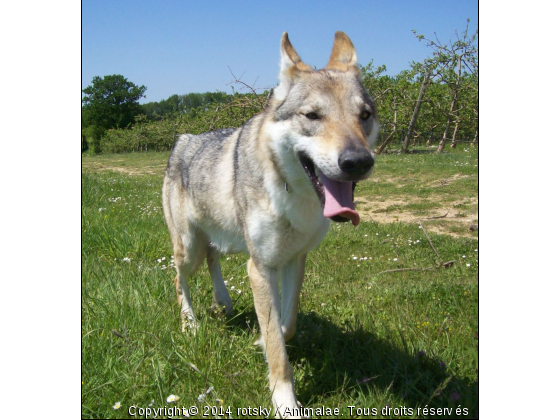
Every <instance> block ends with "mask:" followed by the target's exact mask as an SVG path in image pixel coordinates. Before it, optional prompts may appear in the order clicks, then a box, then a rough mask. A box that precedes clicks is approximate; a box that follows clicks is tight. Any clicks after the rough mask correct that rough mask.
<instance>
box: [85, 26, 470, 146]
mask: <svg viewBox="0 0 560 420" xmlns="http://www.w3.org/2000/svg"><path fill="white" fill-rule="evenodd" d="M413 33H414V35H415V36H416V38H417V39H418V40H419V41H420V42H422V43H424V44H425V45H426V46H427V47H428V48H429V50H430V52H431V54H430V56H429V57H428V58H426V59H425V60H424V61H423V62H412V63H411V65H410V68H409V69H406V70H404V71H402V72H400V73H399V74H397V75H395V76H389V75H386V74H385V73H386V66H384V65H379V66H375V65H374V63H373V62H370V63H368V64H367V65H365V66H362V67H361V72H362V79H363V83H364V87H365V88H366V89H367V90H368V91H369V93H370V94H371V96H372V97H373V98H374V100H375V102H376V105H377V108H378V114H379V120H380V125H381V133H380V138H379V140H378V143H377V146H376V152H377V153H382V152H386V151H388V150H391V149H392V150H398V151H400V152H407V151H409V148H410V147H413V146H415V145H418V144H420V143H421V144H424V145H433V146H434V147H435V146H437V152H442V151H443V150H444V149H445V147H446V145H447V144H450V147H456V145H457V144H458V143H459V142H467V144H470V145H475V144H477V143H478V46H477V45H478V29H477V30H475V31H474V32H473V33H472V34H469V26H468V21H467V27H466V29H465V30H464V31H463V32H462V33H460V34H459V33H455V36H454V39H451V40H450V41H448V42H446V43H442V42H441V41H440V40H439V39H438V37H437V35H436V34H434V35H435V37H434V39H431V38H427V37H425V36H424V35H421V34H418V33H416V31H413ZM235 82H236V83H238V84H242V85H244V86H245V87H249V89H250V92H249V93H238V92H233V93H232V94H227V93H225V92H206V93H189V94H186V95H172V96H170V97H169V98H167V99H165V100H162V101H159V102H149V103H146V104H143V105H140V104H139V103H138V100H139V99H140V98H141V97H143V96H144V93H145V91H146V88H145V87H144V86H136V85H134V84H133V83H131V82H129V81H128V80H127V79H126V78H124V77H123V76H120V75H113V76H105V77H104V78H100V77H95V78H94V79H93V81H92V85H91V86H88V87H87V88H86V89H84V90H83V91H82V92H83V94H84V95H83V99H82V150H84V148H88V147H89V149H90V151H91V152H94V153H97V152H99V151H104V152H108V153H120V152H130V151H147V150H169V149H170V148H171V147H172V145H173V143H174V142H175V140H176V137H177V136H178V135H179V134H181V133H185V132H189V133H193V134H199V133H203V132H206V131H211V130H216V129H220V128H227V127H238V126H240V125H241V124H243V123H244V122H245V121H246V120H247V119H249V118H251V117H252V116H253V115H255V114H257V113H259V112H261V111H262V110H263V109H264V107H265V106H266V101H267V97H268V94H269V92H268V91H264V92H262V93H257V92H256V91H255V90H254V89H252V88H251V87H250V86H247V85H246V84H245V83H243V82H242V81H240V80H235Z"/></svg>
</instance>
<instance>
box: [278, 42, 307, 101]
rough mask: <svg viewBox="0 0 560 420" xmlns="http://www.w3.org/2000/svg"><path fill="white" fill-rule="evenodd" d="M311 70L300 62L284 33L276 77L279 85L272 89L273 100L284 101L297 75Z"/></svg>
mask: <svg viewBox="0 0 560 420" xmlns="http://www.w3.org/2000/svg"><path fill="white" fill-rule="evenodd" d="M312 70H313V69H312V68H311V67H309V66H308V65H307V64H305V63H304V62H303V61H301V58H300V57H299V55H298V53H297V52H296V50H295V48H294V47H293V46H292V44H291V42H290V38H288V33H287V32H284V33H283V34H282V40H281V41H280V75H279V76H278V78H279V79H280V84H279V85H278V87H276V88H275V89H274V99H277V100H284V99H285V98H286V95H287V94H288V91H289V90H290V86H291V85H292V83H293V81H294V79H295V78H296V77H297V76H298V73H299V72H301V71H312Z"/></svg>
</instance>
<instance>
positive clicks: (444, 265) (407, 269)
mask: <svg viewBox="0 0 560 420" xmlns="http://www.w3.org/2000/svg"><path fill="white" fill-rule="evenodd" d="M454 263H455V260H452V261H447V262H446V263H443V264H440V265H432V266H430V267H428V268H395V269H393V270H385V271H381V272H379V273H377V274H375V275H374V277H375V276H379V275H380V274H385V273H396V272H399V271H431V270H436V269H438V268H449V267H451V266H452V265H453V264H454Z"/></svg>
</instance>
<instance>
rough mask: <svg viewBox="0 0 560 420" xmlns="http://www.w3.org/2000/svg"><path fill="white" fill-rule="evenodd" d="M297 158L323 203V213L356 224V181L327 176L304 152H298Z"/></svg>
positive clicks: (339, 220) (332, 218)
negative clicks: (338, 179) (336, 179)
mask: <svg viewBox="0 0 560 420" xmlns="http://www.w3.org/2000/svg"><path fill="white" fill-rule="evenodd" d="M299 160H300V162H301V165H302V166H303V169H304V170H305V173H306V174H307V177H308V178H309V180H310V181H311V185H313V188H314V189H315V192H316V193H317V195H318V196H319V200H320V201H321V204H322V205H323V215H324V216H325V217H328V218H330V219H331V220H332V221H334V222H348V221H351V222H352V224H353V225H354V226H358V223H360V215H359V214H358V212H356V211H355V210H354V187H355V185H356V183H355V182H351V181H350V182H340V181H335V180H333V179H330V178H328V177H327V176H325V174H323V173H322V172H321V170H320V169H318V168H316V167H315V164H314V163H313V161H312V160H311V159H310V158H309V156H307V155H306V154H304V153H300V154H299Z"/></svg>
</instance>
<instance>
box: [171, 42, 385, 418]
mask: <svg viewBox="0 0 560 420" xmlns="http://www.w3.org/2000/svg"><path fill="white" fill-rule="evenodd" d="M356 64H357V56H356V51H355V49H354V45H353V44H352V41H351V40H350V38H348V36H347V35H346V34H345V33H344V32H336V34H335V38H334V44H333V48H332V52H331V56H330V59H329V62H328V64H327V66H326V67H325V68H324V69H321V70H314V69H312V68H311V67H310V66H308V65H307V64H305V63H304V62H303V61H302V60H301V58H300V57H299V55H298V54H297V52H296V50H295V49H294V47H293V46H292V44H291V43H290V40H289V38H288V34H287V33H286V32H285V33H284V34H283V35H282V38H281V42H280V75H279V79H280V82H279V85H278V86H277V87H276V88H274V89H273V90H272V92H271V94H270V97H269V100H268V103H267V105H266V107H265V109H264V111H263V112H262V113H260V114H258V115H256V116H254V117H253V118H251V119H250V120H249V121H247V122H246V123H245V124H244V125H243V126H242V127H240V128H237V129H223V130H218V131H213V132H210V133H205V134H200V135H191V134H183V135H181V136H180V137H179V139H178V141H177V142H176V143H175V145H174V146H173V149H172V152H171V155H170V157H169V162H168V165H167V169H166V171H165V176H164V181H163V190H162V198H163V210H164V215H165V220H166V222H167V226H168V228H169V232H170V235H171V240H172V242H173V252H174V255H175V264H176V267H177V276H176V278H175V285H176V291H177V299H178V302H179V305H180V306H181V318H182V328H183V331H185V330H186V329H189V328H196V318H195V315H194V311H193V308H192V302H191V297H190V292H189V285H188V281H187V280H188V278H189V277H190V276H192V275H193V273H194V272H195V270H196V269H197V268H198V266H199V265H200V263H201V262H202V260H203V259H204V258H205V257H206V261H207V264H208V269H209V271H210V275H211V277H212V283H213V287H214V292H213V305H217V306H219V307H221V308H223V310H224V311H225V313H226V314H232V311H233V308H232V302H231V298H230V296H229V293H228V290H227V288H226V286H225V284H224V280H223V277H222V273H221V269H220V262H219V259H220V256H221V255H223V254H229V253H238V252H246V253H248V254H249V260H248V262H247V270H248V273H249V278H250V283H251V289H252V292H253V297H254V303H255V310H256V313H257V318H258V321H259V327H260V332H261V336H260V338H259V339H258V340H257V342H256V343H255V344H259V345H260V346H262V348H263V350H264V352H265V355H266V360H267V362H268V367H269V381H270V390H271V392H272V402H273V405H274V409H275V413H276V416H277V417H286V418H289V417H293V418H296V417H299V415H300V412H299V411H298V410H301V408H299V407H300V405H298V401H297V399H296V395H295V393H294V378H293V371H292V367H291V365H290V363H289V361H288V356H287V353H286V346H285V342H286V341H288V340H289V339H290V338H292V337H293V335H294V334H295V331H296V317H297V311H298V305H299V296H300V291H301V286H302V282H303V277H304V270H305V260H306V256H307V253H308V252H309V251H311V250H312V249H314V248H315V247H316V246H317V245H318V244H319V243H320V242H321V240H322V239H323V237H324V236H325V234H326V233H327V230H328V229H329V225H330V221H331V220H332V221H335V222H347V221H350V222H351V223H352V224H354V225H358V223H359V221H360V216H359V214H358V213H357V212H356V210H355V208H354V203H353V191H354V186H355V183H356V182H358V181H361V180H364V179H366V178H368V177H369V176H370V175H371V173H372V171H373V166H374V158H375V155H374V153H373V152H372V148H373V145H374V141H375V139H376V136H377V134H378V131H379V124H378V121H377V111H376V107H375V105H374V102H373V100H372V99H371V97H370V96H369V95H368V93H367V92H366V90H365V88H364V87H363V85H362V83H361V76H360V70H359V68H358V67H357V65H356ZM279 286H280V287H281V289H282V299H280V293H279Z"/></svg>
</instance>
